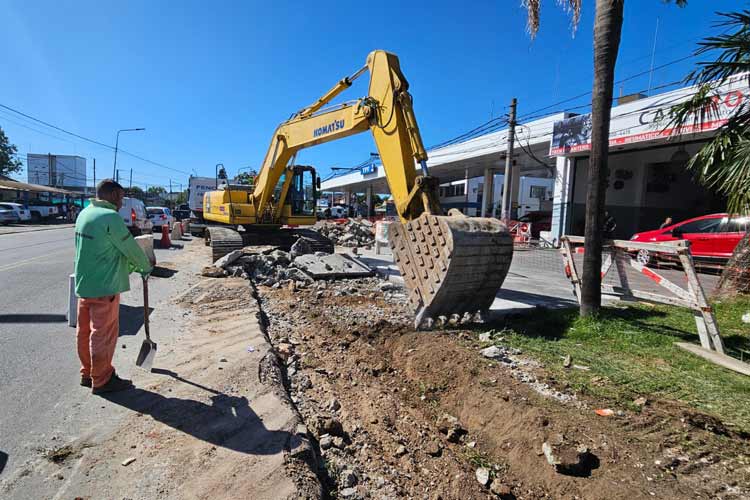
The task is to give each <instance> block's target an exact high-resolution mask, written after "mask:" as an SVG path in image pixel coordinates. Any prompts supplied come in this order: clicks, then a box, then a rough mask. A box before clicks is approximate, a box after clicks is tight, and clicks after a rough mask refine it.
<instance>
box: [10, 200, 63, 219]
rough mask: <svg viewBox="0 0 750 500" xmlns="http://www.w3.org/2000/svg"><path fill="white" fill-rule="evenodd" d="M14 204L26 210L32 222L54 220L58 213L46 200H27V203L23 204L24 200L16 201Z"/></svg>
mask: <svg viewBox="0 0 750 500" xmlns="http://www.w3.org/2000/svg"><path fill="white" fill-rule="evenodd" d="M14 203H18V204H19V205H23V206H24V207H26V208H28V209H29V212H30V213H31V220H32V221H34V222H41V221H48V220H50V219H54V218H55V217H57V215H58V213H59V212H58V210H57V207H56V206H55V205H53V204H52V203H51V202H49V201H46V200H40V199H36V200H29V201H28V203H26V202H24V200H16V201H14Z"/></svg>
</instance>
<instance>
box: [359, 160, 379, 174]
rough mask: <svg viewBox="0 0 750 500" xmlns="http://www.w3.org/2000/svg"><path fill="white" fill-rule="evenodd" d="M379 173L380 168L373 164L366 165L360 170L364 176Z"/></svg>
mask: <svg viewBox="0 0 750 500" xmlns="http://www.w3.org/2000/svg"><path fill="white" fill-rule="evenodd" d="M377 171H378V167H376V166H375V165H373V164H372V163H371V164H369V165H365V166H364V167H362V168H360V169H359V173H361V174H362V175H369V174H374V173H375V172H377Z"/></svg>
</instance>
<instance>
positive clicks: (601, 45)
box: [580, 0, 625, 316]
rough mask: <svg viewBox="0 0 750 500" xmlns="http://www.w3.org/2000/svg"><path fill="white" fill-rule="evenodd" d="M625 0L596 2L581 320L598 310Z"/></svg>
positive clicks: (600, 295)
mask: <svg viewBox="0 0 750 500" xmlns="http://www.w3.org/2000/svg"><path fill="white" fill-rule="evenodd" d="M624 3H625V0H597V1H596V19H595V21H594V88H593V92H592V93H591V125H592V129H591V158H590V160H589V174H588V190H587V192H586V231H585V233H584V236H585V242H584V247H585V248H586V252H585V253H584V257H583V276H582V277H581V282H582V283H581V310H580V314H581V316H591V315H592V314H596V313H597V312H598V311H599V308H600V307H601V302H602V291H601V281H602V279H601V274H600V273H601V267H602V238H603V234H602V224H603V222H604V197H605V192H606V187H607V175H608V172H607V156H608V154H609V118H610V114H611V111H612V90H613V86H614V80H615V63H616V62H617V52H618V50H619V48H620V33H621V31H622V11H623V6H624Z"/></svg>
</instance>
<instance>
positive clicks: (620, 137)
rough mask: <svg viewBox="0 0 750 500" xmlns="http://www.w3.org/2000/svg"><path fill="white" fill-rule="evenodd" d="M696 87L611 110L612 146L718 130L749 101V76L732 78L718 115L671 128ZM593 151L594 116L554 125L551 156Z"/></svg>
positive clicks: (721, 94) (719, 101)
mask: <svg viewBox="0 0 750 500" xmlns="http://www.w3.org/2000/svg"><path fill="white" fill-rule="evenodd" d="M695 90H696V88H695V87H688V88H683V89H678V90H675V91H672V92H667V93H665V94H661V95H658V96H654V97H648V98H645V99H640V100H638V101H634V102H629V103H627V104H623V105H621V106H617V107H614V108H612V117H611V119H610V124H609V145H610V146H623V145H626V144H632V143H636V142H645V141H653V140H658V139H665V138H667V137H669V136H672V135H684V134H694V133H699V132H709V131H711V130H716V129H717V128H719V127H721V126H722V125H723V124H724V123H726V121H727V118H728V117H729V116H731V115H732V113H734V112H735V111H736V109H737V108H738V106H740V105H742V103H743V102H744V101H745V100H746V99H750V88H748V82H747V75H741V76H737V77H735V78H733V79H732V80H730V81H729V82H727V83H726V84H725V85H722V86H721V87H720V88H719V89H718V95H717V96H716V97H714V102H715V103H716V104H717V105H718V110H717V111H718V113H716V112H714V113H713V115H712V116H711V117H710V119H707V120H706V121H704V122H702V123H700V122H697V123H688V124H686V125H684V126H682V127H680V128H679V130H677V129H675V128H671V127H670V128H665V127H667V125H669V111H670V109H671V108H672V106H674V105H676V104H679V103H681V102H685V101H687V100H688V99H689V98H690V97H691V96H692V95H693V93H694V92H695ZM590 149H591V114H585V115H579V116H574V117H571V118H566V119H564V120H560V121H557V122H555V124H554V126H553V129H552V142H551V144H550V155H551V156H565V155H568V154H573V153H578V152H581V151H589V150H590Z"/></svg>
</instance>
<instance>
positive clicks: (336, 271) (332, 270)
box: [294, 254, 373, 280]
mask: <svg viewBox="0 0 750 500" xmlns="http://www.w3.org/2000/svg"><path fill="white" fill-rule="evenodd" d="M294 265H295V266H296V267H297V268H299V269H301V270H303V271H305V272H306V273H307V274H309V275H310V276H312V278H313V279H316V280H317V279H327V278H361V277H366V276H372V275H373V271H372V269H370V268H369V267H368V266H367V265H366V264H364V263H363V262H361V261H359V260H358V259H355V258H354V257H352V256H350V255H347V254H330V255H329V254H326V255H324V256H322V257H318V256H316V255H313V254H307V255H301V256H299V257H297V258H295V259H294Z"/></svg>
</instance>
